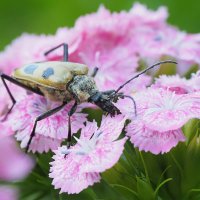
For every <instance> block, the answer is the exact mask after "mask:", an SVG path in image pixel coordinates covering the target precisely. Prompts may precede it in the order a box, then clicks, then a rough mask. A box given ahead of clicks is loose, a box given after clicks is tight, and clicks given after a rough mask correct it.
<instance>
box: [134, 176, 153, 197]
mask: <svg viewBox="0 0 200 200" xmlns="http://www.w3.org/2000/svg"><path fill="white" fill-rule="evenodd" d="M137 192H138V197H139V199H140V200H155V196H154V191H153V189H152V187H151V185H150V184H149V183H148V181H145V180H142V179H141V178H137Z"/></svg>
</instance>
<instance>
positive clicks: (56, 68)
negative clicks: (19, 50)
mask: <svg viewBox="0 0 200 200" xmlns="http://www.w3.org/2000/svg"><path fill="white" fill-rule="evenodd" d="M62 46H63V47H64V55H63V61H47V62H36V63H32V64H29V65H25V66H23V67H21V68H18V69H16V70H15V71H14V73H13V75H12V77H10V76H8V75H6V74H3V73H1V72H0V76H1V79H2V81H3V84H4V86H5V88H6V90H7V92H8V94H9V96H10V98H11V100H12V103H13V105H12V107H11V108H10V109H9V111H8V113H10V112H11V110H12V108H13V107H14V105H15V103H16V100H15V98H14V97H13V95H12V93H11V91H10V89H9V88H8V86H7V84H6V81H5V80H8V81H10V82H12V83H14V84H16V85H18V86H20V87H23V88H25V89H27V90H30V91H32V92H33V93H36V94H39V95H42V96H45V97H46V98H48V99H50V100H52V101H60V102H62V104H61V105H60V106H58V107H56V108H54V109H52V110H49V111H47V112H45V113H43V114H41V115H40V116H38V117H37V118H36V119H35V122H34V126H33V130H32V132H31V135H30V139H29V141H28V144H27V147H26V151H28V149H29V146H30V144H31V141H32V138H33V137H34V135H35V129H36V126H37V122H38V121H40V120H42V119H45V118H47V117H49V116H51V115H53V114H54V113H56V112H58V111H59V110H61V109H62V108H63V107H64V106H65V105H66V104H67V103H68V102H69V101H71V100H75V103H74V105H73V106H72V108H71V109H70V111H69V113H68V116H69V117H68V122H69V123H68V124H69V127H68V144H70V142H71V122H70V116H72V115H73V113H74V112H75V111H76V108H77V105H78V104H80V103H82V102H91V103H93V104H96V105H97V106H99V107H100V108H101V109H102V110H103V111H105V112H107V113H108V114H110V115H111V116H115V115H117V114H120V113H121V112H120V110H119V109H118V108H117V107H116V106H115V105H114V104H113V102H117V101H118V99H119V98H125V97H127V98H130V99H131V100H132V101H133V103H134V107H135V113H136V104H135V101H134V99H133V98H132V97H131V96H128V95H124V94H123V93H121V92H119V90H121V89H122V88H123V87H124V86H125V85H126V84H128V83H129V82H130V81H132V80H133V79H135V78H137V77H138V76H140V75H141V74H143V73H145V72H146V71H147V70H149V69H151V68H153V67H155V66H157V65H160V64H163V63H175V64H176V62H174V61H171V60H168V61H162V62H159V63H156V64H154V65H152V66H151V67H148V68H147V69H145V70H143V71H141V72H140V73H138V74H137V75H136V76H134V77H133V78H131V79H129V80H128V81H126V82H125V83H124V84H123V85H121V86H120V87H119V88H118V89H117V90H109V91H104V92H100V91H99V90H98V88H97V87H96V84H95V81H94V76H95V75H96V73H97V70H98V68H95V70H94V72H93V74H92V75H91V76H89V75H88V67H87V66H86V65H84V64H80V63H72V62H68V45H67V44H65V43H63V44H60V45H58V46H56V47H54V48H52V49H50V50H49V51H47V52H46V53H45V54H44V55H45V56H46V55H48V54H49V53H50V52H52V51H54V50H55V49H57V48H59V47H62ZM8 113H7V114H8ZM6 116H7V115H6ZM5 118H6V117H5ZM5 118H4V119H5Z"/></svg>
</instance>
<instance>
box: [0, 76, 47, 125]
mask: <svg viewBox="0 0 200 200" xmlns="http://www.w3.org/2000/svg"><path fill="white" fill-rule="evenodd" d="M0 76H1V79H2V82H3V84H4V86H5V88H6V91H7V92H8V94H9V96H10V99H11V101H12V103H13V104H12V106H11V108H10V109H9V110H8V112H7V113H6V115H5V117H4V118H3V119H2V120H1V121H4V120H6V118H7V116H8V114H9V113H10V112H11V111H12V109H13V107H14V105H15V103H16V100H15V98H14V96H13V95H12V93H11V91H10V89H9V87H8V85H7V83H6V81H5V80H7V81H10V82H11V83H13V84H15V85H18V86H20V87H22V88H24V89H27V90H30V91H32V92H34V93H36V94H39V95H42V96H43V94H42V93H41V92H40V91H39V90H37V89H33V88H30V87H28V86H27V85H25V84H23V83H21V82H19V81H17V80H16V79H14V78H12V77H11V76H8V75H6V74H3V73H1V72H0Z"/></svg>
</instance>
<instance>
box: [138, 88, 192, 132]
mask: <svg viewBox="0 0 200 200" xmlns="http://www.w3.org/2000/svg"><path fill="white" fill-rule="evenodd" d="M145 92H146V93H147V94H146V95H148V99H146V106H145V107H143V109H142V113H143V114H142V120H143V122H144V123H145V125H146V126H147V127H149V128H150V129H152V130H157V131H161V132H162V131H169V130H176V129H179V128H181V127H182V126H183V125H184V124H185V123H186V122H187V121H188V120H189V119H191V107H192V104H193V100H192V99H190V98H189V96H187V95H176V94H175V93H174V92H171V91H165V90H162V89H160V90H158V89H157V90H156V89H152V88H149V89H148V90H147V91H145ZM139 95H140V97H141V98H143V97H142V93H141V94H139ZM139 103H140V102H139V101H138V104H139Z"/></svg>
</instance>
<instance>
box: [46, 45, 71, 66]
mask: <svg viewBox="0 0 200 200" xmlns="http://www.w3.org/2000/svg"><path fill="white" fill-rule="evenodd" d="M62 46H63V48H64V53H63V61H64V62H67V61H68V57H69V55H68V44H66V43H62V44H60V45H58V46H56V47H53V48H52V49H50V50H48V51H46V52H45V53H44V55H45V56H47V55H48V54H49V53H51V52H52V51H54V50H56V49H58V48H60V47H62Z"/></svg>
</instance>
